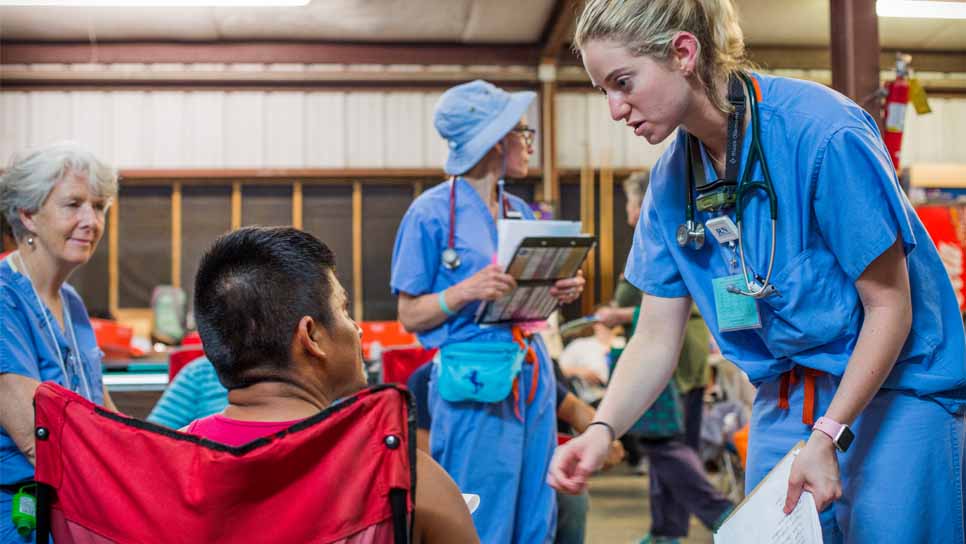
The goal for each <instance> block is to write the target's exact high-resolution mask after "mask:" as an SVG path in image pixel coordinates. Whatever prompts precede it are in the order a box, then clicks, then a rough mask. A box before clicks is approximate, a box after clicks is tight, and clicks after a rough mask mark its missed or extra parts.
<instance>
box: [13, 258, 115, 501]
mask: <svg viewBox="0 0 966 544" xmlns="http://www.w3.org/2000/svg"><path fill="white" fill-rule="evenodd" d="M60 294H61V296H62V297H63V299H64V303H65V311H67V312H69V313H70V321H71V322H72V323H73V325H74V334H75V335H76V336H77V347H78V348H79V350H80V361H81V363H82V364H83V371H82V372H81V371H80V369H79V368H78V367H77V366H76V365H74V366H72V367H71V368H68V372H69V373H70V374H71V378H72V380H71V383H68V381H67V379H65V377H64V373H63V372H61V369H60V362H59V360H58V358H57V354H56V352H55V351H54V349H59V350H60V353H61V356H62V357H63V360H64V361H65V363H66V362H71V363H72V362H73V361H75V360H76V359H75V357H74V356H73V353H72V352H73V350H74V346H73V345H72V342H71V339H70V338H69V337H67V336H65V335H64V331H63V330H61V329H60V327H59V326H58V325H57V321H56V320H55V319H54V316H53V314H51V313H50V310H48V309H47V308H46V307H41V306H39V305H38V304H37V299H36V297H35V296H34V293H33V288H32V287H31V286H30V280H29V279H28V278H27V277H26V276H24V275H22V274H21V273H20V272H17V271H15V270H14V268H13V267H11V261H10V258H9V257H7V258H6V259H4V260H3V261H2V262H0V330H2V331H3V334H2V335H0V373H7V372H11V373H14V374H20V375H23V376H27V377H29V378H33V379H35V380H37V381H39V382H56V383H57V384H59V385H62V386H64V387H66V388H68V389H71V390H72V391H74V392H76V393H78V394H80V395H84V396H88V391H89V399H90V400H91V401H93V402H94V403H96V404H102V403H103V402H104V391H103V388H102V385H101V360H102V358H103V352H102V351H101V349H100V348H99V347H97V340H96V339H95V338H94V329H93V328H92V327H91V322H90V319H88V317H87V309H86V308H85V307H84V302H83V301H82V300H81V298H80V296H78V294H77V291H75V290H74V288H73V287H71V286H70V285H68V284H64V285H63V286H62V287H61V289H60ZM42 312H43V313H42ZM44 313H46V314H47V319H48V320H50V323H51V325H52V326H53V330H54V334H56V336H57V347H56V348H55V347H54V340H53V338H52V337H51V335H50V331H49V329H48V328H47V325H46V323H45V320H44ZM84 378H86V383H84V382H82V380H84ZM0 467H2V468H3V470H2V471H0V472H2V473H0V485H10V484H14V483H17V482H19V481H22V480H27V479H30V478H33V474H34V469H33V466H32V465H31V464H30V462H28V461H27V458H26V457H24V455H23V453H21V452H20V450H19V449H18V448H17V445H16V444H15V443H14V442H13V440H12V439H11V438H10V435H8V434H7V432H6V431H4V430H3V429H2V428H0Z"/></svg>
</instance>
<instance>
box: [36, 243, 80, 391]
mask: <svg viewBox="0 0 966 544" xmlns="http://www.w3.org/2000/svg"><path fill="white" fill-rule="evenodd" d="M17 260H19V261H20V266H21V267H22V268H23V274H24V275H25V276H27V281H28V282H29V283H30V289H31V291H33V292H34V298H36V299H37V305H38V306H40V313H41V314H43V316H44V323H45V324H46V325H47V332H48V333H50V338H51V339H52V340H53V341H54V353H56V354H57V364H59V365H60V371H61V373H63V375H64V381H65V382H66V384H67V387H68V388H70V389H72V390H73V384H72V382H73V380H72V379H71V376H72V374H73V373H68V369H67V363H68V362H69V361H70V357H68V358H67V360H64V355H63V354H62V353H61V352H60V344H59V343H58V342H57V334H56V333H55V332H54V326H53V325H51V323H50V318H49V317H47V306H46V305H44V303H43V301H42V300H41V299H40V294H39V293H37V288H36V287H34V283H33V280H32V278H31V274H30V270H29V269H28V268H27V263H26V262H25V261H24V260H23V256H22V255H20V252H19V251H18V252H17ZM58 296H59V293H58ZM61 306H62V308H61V309H62V311H63V312H64V325H65V328H66V329H67V330H68V331H70V340H71V344H72V345H73V347H74V358H75V359H76V361H77V363H78V364H77V365H76V366H77V370H78V371H79V373H80V382H81V384H82V385H83V388H84V392H83V393H82V394H83V395H84V397H85V398H86V399H88V400H93V398H94V397H93V396H92V395H91V386H90V384H89V383H88V381H87V373H86V372H84V361H83V360H81V352H80V349H79V348H78V347H77V335H76V333H75V332H74V322H73V320H72V319H71V318H70V309H69V308H67V304H66V302H64V298H63V297H61ZM77 392H78V393H80V391H77Z"/></svg>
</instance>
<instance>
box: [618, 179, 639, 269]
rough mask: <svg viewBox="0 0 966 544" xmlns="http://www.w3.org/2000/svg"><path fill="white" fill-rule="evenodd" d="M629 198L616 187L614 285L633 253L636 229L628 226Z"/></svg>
mask: <svg viewBox="0 0 966 544" xmlns="http://www.w3.org/2000/svg"><path fill="white" fill-rule="evenodd" d="M626 206H627V196H626V195H624V190H623V189H622V188H621V186H620V185H619V184H616V183H615V187H614V275H615V278H614V285H615V286H616V285H617V277H619V276H620V275H621V274H623V273H624V264H625V263H626V262H627V254H628V253H630V252H631V245H632V244H633V243H634V229H632V228H631V227H629V226H628V225H627V212H626V211H624V208H625V207H626Z"/></svg>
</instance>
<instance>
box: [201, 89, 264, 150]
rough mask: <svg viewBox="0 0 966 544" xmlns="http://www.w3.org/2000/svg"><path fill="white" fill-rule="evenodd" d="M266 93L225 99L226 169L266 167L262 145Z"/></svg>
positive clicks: (240, 94) (247, 93)
mask: <svg viewBox="0 0 966 544" xmlns="http://www.w3.org/2000/svg"><path fill="white" fill-rule="evenodd" d="M264 120H265V93H263V92H249V91H245V92H230V93H228V94H226V95H225V118H224V123H225V133H224V134H223V136H222V137H223V139H222V141H221V142H212V143H213V144H214V145H219V144H221V145H223V146H224V148H223V149H224V151H223V152H224V157H225V166H227V167H229V168H253V167H259V166H262V165H263V164H264V156H263V151H264V149H265V146H264V145H263V144H262V142H263V140H264V137H265V126H264Z"/></svg>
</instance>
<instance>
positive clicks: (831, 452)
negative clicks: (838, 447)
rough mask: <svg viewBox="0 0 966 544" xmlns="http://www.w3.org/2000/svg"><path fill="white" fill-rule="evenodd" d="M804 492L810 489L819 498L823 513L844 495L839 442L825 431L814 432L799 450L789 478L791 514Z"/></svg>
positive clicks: (787, 505) (787, 506) (788, 510)
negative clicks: (838, 452) (840, 473)
mask: <svg viewBox="0 0 966 544" xmlns="http://www.w3.org/2000/svg"><path fill="white" fill-rule="evenodd" d="M802 491H808V492H810V493H811V494H812V497H814V498H815V507H816V508H817V509H818V511H819V512H821V511H823V510H825V509H826V508H828V507H829V506H830V505H831V504H832V503H833V502H834V501H836V500H838V498H839V497H841V496H842V481H841V480H840V479H839V460H838V458H837V457H836V456H835V444H833V443H832V439H831V438H829V437H828V436H827V435H825V434H824V433H822V432H821V431H812V436H811V437H810V438H809V439H808V442H806V443H805V447H804V448H802V451H800V452H798V456H797V457H796V458H795V461H793V462H792V472H791V475H790V476H789V478H788V494H787V495H786V496H785V513H786V514H790V513H791V512H792V510H794V509H795V506H796V505H797V504H798V499H799V497H801V495H802Z"/></svg>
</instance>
